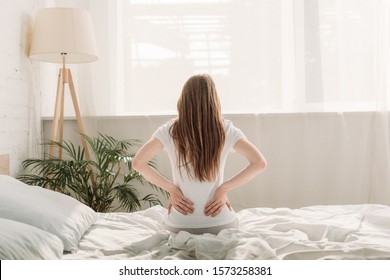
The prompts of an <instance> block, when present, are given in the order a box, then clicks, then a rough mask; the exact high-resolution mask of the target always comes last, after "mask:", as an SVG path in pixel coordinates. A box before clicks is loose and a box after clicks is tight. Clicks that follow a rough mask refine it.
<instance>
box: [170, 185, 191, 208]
mask: <svg viewBox="0 0 390 280" xmlns="http://www.w3.org/2000/svg"><path fill="white" fill-rule="evenodd" d="M169 194H170V197H169V201H168V214H170V212H171V207H172V206H173V207H174V208H175V209H176V210H177V211H178V212H180V213H181V214H183V215H187V214H191V213H193V212H194V203H193V202H192V201H191V200H189V199H188V198H186V197H185V196H184V195H183V193H182V192H181V190H180V189H179V188H178V187H176V188H174V189H173V190H172V191H170V192H169Z"/></svg>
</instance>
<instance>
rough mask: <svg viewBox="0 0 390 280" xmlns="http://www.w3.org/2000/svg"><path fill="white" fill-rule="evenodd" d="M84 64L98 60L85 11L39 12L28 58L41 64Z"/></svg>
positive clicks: (88, 15)
mask: <svg viewBox="0 0 390 280" xmlns="http://www.w3.org/2000/svg"><path fill="white" fill-rule="evenodd" d="M63 53H66V63H85V62H92V61H95V60H97V59H98V51H97V47H96V40H95V34H94V32H93V26H92V20H91V16H90V14H89V13H88V12H86V11H84V10H80V9H73V8H46V9H42V10H39V11H38V12H37V15H36V19H35V26H34V30H33V38H32V42H31V49H30V58H31V59H33V60H38V61H43V62H54V63H62V61H63V56H62V54H63Z"/></svg>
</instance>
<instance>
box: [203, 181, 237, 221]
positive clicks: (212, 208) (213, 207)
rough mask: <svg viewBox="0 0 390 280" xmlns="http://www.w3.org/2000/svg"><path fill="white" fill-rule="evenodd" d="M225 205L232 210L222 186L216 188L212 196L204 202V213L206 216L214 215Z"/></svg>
mask: <svg viewBox="0 0 390 280" xmlns="http://www.w3.org/2000/svg"><path fill="white" fill-rule="evenodd" d="M225 205H227V206H228V207H229V209H230V210H232V208H231V204H230V201H229V199H228V198H227V196H226V191H225V190H223V189H222V188H217V189H216V190H215V193H214V196H213V198H212V199H211V200H210V201H209V202H208V203H207V204H206V206H205V209H204V213H205V215H206V216H211V217H215V216H217V215H218V214H219V213H221V212H222V209H223V207H224V206H225Z"/></svg>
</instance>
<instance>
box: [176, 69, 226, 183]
mask: <svg viewBox="0 0 390 280" xmlns="http://www.w3.org/2000/svg"><path fill="white" fill-rule="evenodd" d="M177 110H178V113H179V116H178V118H177V119H176V120H175V122H174V123H173V125H172V127H171V131H170V133H171V135H172V138H173V141H174V143H175V146H176V148H177V151H178V158H179V162H178V164H179V166H182V167H184V168H185V170H186V171H187V173H188V174H189V176H190V177H192V178H195V179H197V180H198V181H201V182H204V181H209V182H210V181H213V180H215V179H216V177H217V176H218V173H219V164H220V156H221V152H222V149H223V146H224V143H225V127H224V123H223V119H222V115H221V105H220V102H219V98H218V95H217V91H216V88H215V84H214V82H213V80H212V78H211V77H210V76H209V75H205V74H203V75H195V76H192V77H191V78H190V79H189V80H188V81H187V82H186V83H185V84H184V86H183V90H182V94H181V96H180V98H179V100H178V102H177Z"/></svg>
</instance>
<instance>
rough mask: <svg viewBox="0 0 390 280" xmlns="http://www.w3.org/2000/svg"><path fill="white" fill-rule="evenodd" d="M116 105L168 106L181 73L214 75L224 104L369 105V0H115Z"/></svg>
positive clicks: (130, 109)
mask: <svg viewBox="0 0 390 280" xmlns="http://www.w3.org/2000/svg"><path fill="white" fill-rule="evenodd" d="M108 2H109V5H114V6H115V8H114V10H115V11H116V12H115V13H114V14H115V17H116V20H114V21H112V20H111V22H115V23H116V27H115V28H116V32H115V34H116V39H115V40H116V44H117V45H116V48H115V50H116V51H117V55H116V60H117V64H116V65H117V69H118V71H117V74H118V75H117V76H116V80H115V83H116V84H117V85H123V87H122V86H117V87H116V95H114V96H115V98H116V101H115V103H116V104H117V106H116V112H115V114H117V115H121V114H136V115H137V114H141V115H143V114H171V113H175V112H176V101H177V99H178V97H179V95H180V93H181V89H182V86H183V84H184V82H185V81H186V80H187V79H188V78H189V77H190V76H191V75H193V74H195V73H209V74H211V75H212V76H213V78H214V80H215V82H216V85H217V89H218V92H219V96H220V98H221V103H222V109H223V113H262V112H301V111H305V112H307V111H351V110H352V111H356V110H357V111H361V110H371V109H374V108H373V106H374V100H375V87H376V83H377V78H376V76H375V73H376V67H377V62H376V53H377V48H378V28H377V7H376V5H375V2H373V1H369V0H344V1H337V0H313V1H304V0H296V1H290V0H245V1H237V0H198V1H191V0H121V1H108Z"/></svg>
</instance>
